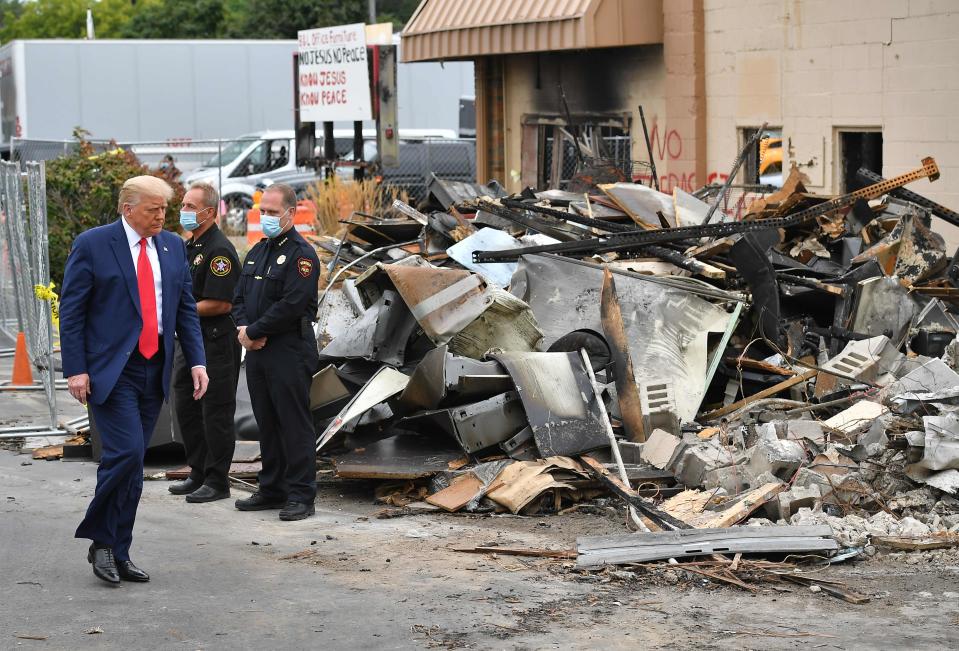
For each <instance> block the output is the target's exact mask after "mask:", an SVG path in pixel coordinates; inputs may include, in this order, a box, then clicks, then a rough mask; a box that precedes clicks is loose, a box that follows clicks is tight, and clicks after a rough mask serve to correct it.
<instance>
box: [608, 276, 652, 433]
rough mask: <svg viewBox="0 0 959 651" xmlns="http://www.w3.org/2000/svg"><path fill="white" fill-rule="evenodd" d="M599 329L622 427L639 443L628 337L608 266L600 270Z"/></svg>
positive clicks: (640, 428) (638, 407)
mask: <svg viewBox="0 0 959 651" xmlns="http://www.w3.org/2000/svg"><path fill="white" fill-rule="evenodd" d="M600 301H601V308H600V314H601V315H602V323H603V332H604V333H605V334H606V340H607V342H608V343H609V351H610V356H611V357H612V360H613V379H614V381H615V383H616V397H617V398H618V400H619V409H620V411H621V412H622V416H623V428H624V429H625V430H626V436H627V437H629V440H631V441H636V442H639V443H642V442H644V441H645V440H646V431H645V429H644V428H643V410H642V405H641V404H640V399H639V388H638V387H637V386H636V378H635V376H634V375H633V361H632V358H631V357H630V354H629V341H628V339H627V336H626V328H625V326H624V324H623V314H622V310H621V309H620V305H619V298H618V297H617V296H616V281H615V280H614V279H613V274H612V273H610V271H609V269H605V270H604V271H603V290H602V294H601V299H600Z"/></svg>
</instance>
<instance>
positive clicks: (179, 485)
mask: <svg viewBox="0 0 959 651" xmlns="http://www.w3.org/2000/svg"><path fill="white" fill-rule="evenodd" d="M202 485H203V483H202V482H198V481H196V480H194V479H193V477H187V478H186V479H184V480H183V481H176V482H173V483H172V484H170V489H169V490H170V492H171V493H173V494H174V495H189V494H190V493H192V492H193V491H195V490H196V489H198V488H199V487H200V486H202Z"/></svg>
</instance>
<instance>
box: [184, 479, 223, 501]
mask: <svg viewBox="0 0 959 651" xmlns="http://www.w3.org/2000/svg"><path fill="white" fill-rule="evenodd" d="M229 496H230V489H229V488H227V489H226V490H219V489H216V488H213V487H212V486H207V485H206V484H204V485H203V486H200V487H199V488H198V489H196V490H195V491H193V492H192V493H190V494H189V495H187V496H186V501H187V502H190V503H191V504H198V503H200V502H215V501H217V500H225V499H226V498H228V497H229Z"/></svg>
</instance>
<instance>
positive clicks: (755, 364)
mask: <svg viewBox="0 0 959 651" xmlns="http://www.w3.org/2000/svg"><path fill="white" fill-rule="evenodd" d="M725 361H726V363H727V364H730V365H731V366H735V367H738V368H744V369H747V370H750V371H759V372H760V373H772V374H774V375H785V376H786V377H793V376H794V375H796V371H794V370H792V369H790V368H784V367H782V366H776V365H775V364H770V363H769V362H764V361H762V360H759V359H751V358H749V357H727V358H726V360H725Z"/></svg>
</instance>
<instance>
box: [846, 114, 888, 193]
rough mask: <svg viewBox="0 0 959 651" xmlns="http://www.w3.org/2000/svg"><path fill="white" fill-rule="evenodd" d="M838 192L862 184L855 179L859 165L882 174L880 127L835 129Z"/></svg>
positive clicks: (849, 189)
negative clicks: (837, 149)
mask: <svg viewBox="0 0 959 651" xmlns="http://www.w3.org/2000/svg"><path fill="white" fill-rule="evenodd" d="M836 133H837V136H838V137H837V144H838V147H839V151H838V155H839V157H838V165H837V166H836V168H837V172H838V176H839V178H838V179H837V182H838V188H837V190H838V192H839V194H845V193H847V192H852V191H853V190H855V189H857V188H859V187H861V186H862V183H861V182H859V181H858V180H857V179H856V172H857V171H858V170H859V168H860V167H865V168H866V169H868V170H870V171H873V172H875V173H876V174H882V130H881V129H878V128H876V129H860V128H856V129H837V130H836Z"/></svg>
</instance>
